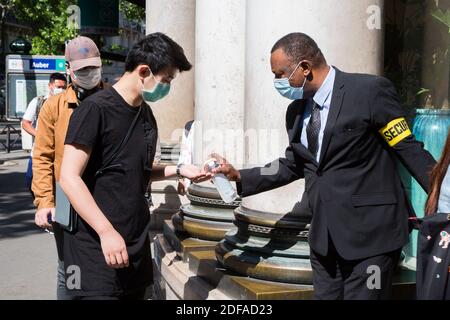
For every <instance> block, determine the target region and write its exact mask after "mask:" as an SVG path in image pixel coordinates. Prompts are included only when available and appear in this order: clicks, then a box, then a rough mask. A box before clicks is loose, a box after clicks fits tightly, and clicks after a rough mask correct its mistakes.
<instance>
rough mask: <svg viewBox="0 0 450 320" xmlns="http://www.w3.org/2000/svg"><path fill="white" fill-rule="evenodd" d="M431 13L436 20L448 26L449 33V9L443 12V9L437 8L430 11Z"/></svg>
mask: <svg viewBox="0 0 450 320" xmlns="http://www.w3.org/2000/svg"><path fill="white" fill-rule="evenodd" d="M431 15H432V16H433V17H434V18H436V20H438V21H440V22H442V23H443V24H445V25H446V26H447V28H448V33H450V10H447V11H445V12H444V11H443V10H440V9H438V10H436V11H434V12H432V13H431Z"/></svg>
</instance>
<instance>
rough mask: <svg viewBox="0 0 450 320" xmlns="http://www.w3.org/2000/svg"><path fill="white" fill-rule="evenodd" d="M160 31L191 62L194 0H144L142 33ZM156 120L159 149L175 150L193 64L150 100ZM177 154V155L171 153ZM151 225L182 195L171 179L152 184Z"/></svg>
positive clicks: (190, 112) (190, 97)
mask: <svg viewBox="0 0 450 320" xmlns="http://www.w3.org/2000/svg"><path fill="white" fill-rule="evenodd" d="M153 32H162V33H165V34H166V35H168V36H169V37H171V38H172V39H173V40H174V41H176V42H177V43H178V44H179V45H180V46H181V47H183V49H184V52H185V54H186V57H187V58H188V60H189V61H190V62H191V64H192V65H194V60H195V58H194V55H195V0H147V2H146V33H147V34H149V33H153ZM152 110H153V113H154V115H155V118H156V120H157V122H158V130H159V142H160V145H161V148H162V149H163V153H166V152H169V153H172V152H173V153H176V152H177V151H178V150H179V148H173V147H174V146H173V145H174V144H178V143H180V142H181V134H182V133H183V130H184V127H185V124H186V122H188V121H191V120H192V119H193V118H194V67H193V68H192V69H191V70H190V71H187V72H183V73H181V74H179V75H178V76H177V77H176V78H175V79H174V80H173V81H172V85H171V89H170V93H169V95H168V96H167V97H166V98H164V99H162V100H161V101H158V102H156V103H154V104H152ZM172 157H173V158H175V159H176V158H177V156H172ZM152 199H153V204H154V207H153V208H152V229H155V230H161V229H162V228H163V224H164V221H165V220H167V219H170V218H171V216H172V215H173V214H174V213H176V212H177V211H178V210H179V208H180V205H181V204H182V203H186V202H188V200H187V198H186V197H181V196H178V193H177V183H176V181H175V180H174V179H170V180H165V181H159V182H157V183H153V184H152Z"/></svg>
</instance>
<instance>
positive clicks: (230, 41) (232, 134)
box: [194, 0, 245, 165]
mask: <svg viewBox="0 0 450 320" xmlns="http://www.w3.org/2000/svg"><path fill="white" fill-rule="evenodd" d="M195 37H196V52H195V84H196V85H195V102H196V108H195V122H196V124H195V143H194V150H195V151H194V158H195V162H196V164H201V163H203V161H205V160H206V157H207V156H208V155H209V154H210V153H211V152H217V153H220V154H223V155H225V157H227V158H228V159H229V161H230V162H233V163H236V164H238V165H239V164H241V165H242V163H243V155H244V151H243V129H244V93H245V1H242V0H197V2H196V32H195Z"/></svg>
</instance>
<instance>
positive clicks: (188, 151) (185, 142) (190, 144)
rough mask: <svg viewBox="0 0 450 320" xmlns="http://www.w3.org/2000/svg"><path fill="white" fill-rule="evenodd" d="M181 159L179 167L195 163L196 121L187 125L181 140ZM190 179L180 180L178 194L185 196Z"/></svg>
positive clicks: (179, 159)
mask: <svg viewBox="0 0 450 320" xmlns="http://www.w3.org/2000/svg"><path fill="white" fill-rule="evenodd" d="M180 149H181V150H180V157H179V158H178V165H181V164H193V163H194V120H191V121H189V122H187V123H186V125H185V127H184V132H183V136H182V138H181V147H180ZM190 184H191V181H190V180H189V179H178V187H177V189H178V193H179V194H180V195H182V196H184V195H185V194H186V192H187V189H188V188H189V186H190Z"/></svg>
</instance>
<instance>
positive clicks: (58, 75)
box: [49, 72, 67, 83]
mask: <svg viewBox="0 0 450 320" xmlns="http://www.w3.org/2000/svg"><path fill="white" fill-rule="evenodd" d="M55 80H62V81H65V82H67V78H66V76H65V75H63V74H62V73H59V72H54V73H52V74H51V75H50V81H49V82H50V83H53V82H55Z"/></svg>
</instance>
